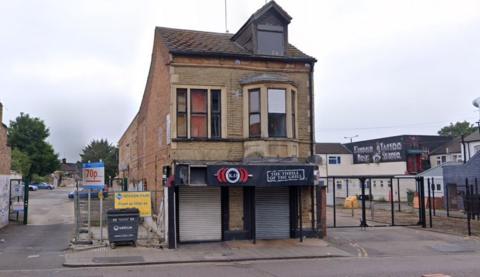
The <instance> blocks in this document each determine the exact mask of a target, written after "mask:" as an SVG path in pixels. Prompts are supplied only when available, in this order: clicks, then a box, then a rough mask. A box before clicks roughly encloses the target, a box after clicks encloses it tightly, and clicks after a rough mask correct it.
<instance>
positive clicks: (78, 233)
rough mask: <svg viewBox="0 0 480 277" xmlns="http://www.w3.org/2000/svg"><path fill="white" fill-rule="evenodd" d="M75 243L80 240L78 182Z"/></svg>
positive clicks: (76, 183) (76, 184)
mask: <svg viewBox="0 0 480 277" xmlns="http://www.w3.org/2000/svg"><path fill="white" fill-rule="evenodd" d="M75 186H76V190H75V196H74V197H75V242H78V240H79V239H80V204H79V202H78V201H79V200H78V180H76V182H75Z"/></svg>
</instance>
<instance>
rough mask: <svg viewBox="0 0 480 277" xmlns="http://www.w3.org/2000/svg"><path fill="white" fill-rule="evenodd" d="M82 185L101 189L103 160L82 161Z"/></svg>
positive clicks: (103, 175) (103, 169)
mask: <svg viewBox="0 0 480 277" xmlns="http://www.w3.org/2000/svg"><path fill="white" fill-rule="evenodd" d="M82 177H83V187H84V188H86V189H92V190H101V189H103V188H104V187H105V165H104V164H103V162H98V163H84V164H83V167H82Z"/></svg>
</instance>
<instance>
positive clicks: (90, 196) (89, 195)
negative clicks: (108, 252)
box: [87, 189, 92, 235]
mask: <svg viewBox="0 0 480 277" xmlns="http://www.w3.org/2000/svg"><path fill="white" fill-rule="evenodd" d="M91 199H92V190H91V189H88V217H87V221H88V235H90V213H91V211H90V200H91Z"/></svg>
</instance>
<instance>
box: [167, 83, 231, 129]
mask: <svg viewBox="0 0 480 277" xmlns="http://www.w3.org/2000/svg"><path fill="white" fill-rule="evenodd" d="M221 95H222V91H221V90H220V89H196V88H192V89H187V88H178V89H177V99H176V100H177V106H176V108H177V118H176V120H177V124H176V125H177V126H176V127H177V136H176V137H177V138H221V137H222V122H221V121H222V104H221ZM209 101H210V102H209Z"/></svg>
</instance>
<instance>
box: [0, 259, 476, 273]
mask: <svg viewBox="0 0 480 277" xmlns="http://www.w3.org/2000/svg"><path fill="white" fill-rule="evenodd" d="M479 258H480V257H479V256H478V255H455V256H450V255H441V256H408V257H372V258H336V259H315V260H282V261H264V262H241V263H223V264H222V263H220V264H219V263H215V264H211V263H208V264H187V265H162V266H130V267H109V268H81V269H68V268H63V269H51V270H35V271H28V270H27V271H21V272H18V271H17V272H10V271H2V272H0V275H1V276H5V277H7V276H8V277H10V276H12V277H19V276H66V277H68V276H78V277H81V276H84V277H99V276H106V277H107V276H112V277H121V276H142V277H147V276H180V277H181V276H209V277H216V276H218V277H223V276H230V277H233V276H262V277H265V276H278V277H282V276H288V277H291V276H312V277H313V276H327V277H328V276H335V277H340V276H341V277H346V276H359V277H373V276H375V277H377V276H378V277H381V276H392V277H395V276H398V277H400V276H401V277H407V276H415V277H419V276H422V275H423V274H431V273H443V274H448V275H450V276H455V277H458V276H478V275H479V274H478V272H479V271H480V265H479V263H478V259H479Z"/></svg>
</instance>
